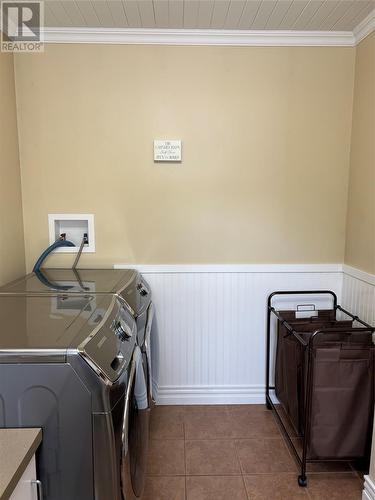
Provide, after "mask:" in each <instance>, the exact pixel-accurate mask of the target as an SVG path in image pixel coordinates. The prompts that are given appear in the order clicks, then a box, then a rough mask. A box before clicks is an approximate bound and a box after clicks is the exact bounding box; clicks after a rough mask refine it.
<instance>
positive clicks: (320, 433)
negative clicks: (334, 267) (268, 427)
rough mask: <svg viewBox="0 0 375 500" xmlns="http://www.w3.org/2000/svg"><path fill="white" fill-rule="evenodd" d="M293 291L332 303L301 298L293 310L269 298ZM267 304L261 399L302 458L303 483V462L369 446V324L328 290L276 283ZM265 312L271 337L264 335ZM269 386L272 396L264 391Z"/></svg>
mask: <svg viewBox="0 0 375 500" xmlns="http://www.w3.org/2000/svg"><path fill="white" fill-rule="evenodd" d="M288 296H289V297H288ZM292 296H293V301H297V300H298V299H297V297H301V298H302V297H303V300H306V297H311V298H312V297H313V298H314V299H313V300H317V301H321V300H322V299H326V300H329V301H330V302H332V305H331V306H330V308H329V309H326V308H324V309H317V307H316V304H300V305H298V306H295V308H294V309H292V310H290V309H288V310H282V309H280V308H278V309H277V308H276V307H275V306H274V302H275V301H276V299H277V298H279V300H280V301H285V300H289V302H290V300H291V299H292ZM267 305H268V309H267V313H268V315H267V359H266V405H267V408H268V409H272V410H273V411H274V413H275V415H276V417H277V420H278V421H279V423H280V425H281V429H282V431H283V433H284V435H285V438H286V440H287V442H288V444H289V446H290V448H291V450H292V452H293V453H294V455H295V457H296V460H297V462H298V463H299V465H300V466H301V473H300V475H299V476H298V484H299V485H300V486H306V485H307V476H306V466H307V464H308V463H314V462H321V461H353V460H358V459H363V458H366V457H367V456H368V454H369V452H370V446H371V432H372V422H373V412H374V356H375V350H374V349H375V346H374V344H373V340H372V334H373V333H374V332H375V328H373V327H371V326H370V325H368V324H367V323H365V322H364V321H362V320H361V319H359V318H358V316H355V315H353V314H351V313H350V312H349V311H347V310H345V309H344V308H342V307H341V306H340V305H338V303H337V296H336V294H335V293H334V292H332V291H331V290H319V291H316V290H309V291H277V292H274V293H272V294H271V295H270V296H269V297H268V304H267ZM272 317H275V318H276V323H277V329H276V332H275V333H276V335H275V337H276V338H271V326H272V325H271V323H272ZM272 346H273V347H275V348H272ZM272 366H275V369H274V379H275V385H274V386H273V385H272V386H271V383H270V380H271V373H270V371H271V368H272ZM273 391H274V394H275V396H276V398H277V399H276V398H275V397H271V396H272V395H273ZM282 413H284V417H283V416H282ZM285 414H286V416H287V419H288V420H289V425H288V424H287V422H286V421H285ZM293 428H294V429H293ZM292 433H293V434H294V435H293V436H292V435H291V434H292ZM298 445H300V446H298ZM298 447H300V448H301V450H300V452H299V451H298V449H297V448H298Z"/></svg>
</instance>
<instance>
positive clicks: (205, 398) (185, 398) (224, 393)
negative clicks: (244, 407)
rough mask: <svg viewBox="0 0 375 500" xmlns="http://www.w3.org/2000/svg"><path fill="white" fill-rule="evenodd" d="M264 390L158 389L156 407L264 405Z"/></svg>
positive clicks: (178, 387) (246, 386)
mask: <svg viewBox="0 0 375 500" xmlns="http://www.w3.org/2000/svg"><path fill="white" fill-rule="evenodd" d="M264 394H265V388H264V386H259V385H252V386H251V385H237V386H235V385H233V386H229V385H226V386H165V387H159V388H158V392H157V398H156V402H157V404H158V405H195V404H213V405H218V404H264V403H265V395H264Z"/></svg>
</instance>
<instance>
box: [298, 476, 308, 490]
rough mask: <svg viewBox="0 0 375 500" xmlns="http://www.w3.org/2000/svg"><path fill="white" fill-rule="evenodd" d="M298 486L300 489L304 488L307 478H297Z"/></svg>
mask: <svg viewBox="0 0 375 500" xmlns="http://www.w3.org/2000/svg"><path fill="white" fill-rule="evenodd" d="M298 486H301V487H302V488H306V486H307V477H302V476H298Z"/></svg>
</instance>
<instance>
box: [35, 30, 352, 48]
mask: <svg viewBox="0 0 375 500" xmlns="http://www.w3.org/2000/svg"><path fill="white" fill-rule="evenodd" d="M44 38H45V43H91V44H120V45H121V44H125V45H132V44H137V45H227V46H245V47H292V46H298V47H326V46H339V47H353V46H354V45H355V37H354V35H353V33H352V32H351V31H268V30H264V31H244V30H187V29H118V28H45V29H44Z"/></svg>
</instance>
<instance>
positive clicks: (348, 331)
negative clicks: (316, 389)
mask: <svg viewBox="0 0 375 500" xmlns="http://www.w3.org/2000/svg"><path fill="white" fill-rule="evenodd" d="M286 295H293V296H299V295H301V296H303V295H310V296H311V295H314V296H322V295H328V296H331V298H332V308H333V309H332V310H333V311H334V312H335V314H336V313H337V311H341V312H342V313H344V314H345V315H347V316H348V317H349V318H351V319H352V321H353V322H354V321H356V322H358V323H359V324H361V325H362V327H358V328H354V327H351V328H343V327H341V328H318V329H317V330H315V331H313V333H312V334H311V335H310V336H309V339H308V341H306V340H305V339H304V338H303V337H302V336H301V335H299V333H298V332H297V331H296V329H295V328H293V326H291V325H290V324H289V323H288V321H286V320H285V319H284V318H283V317H282V315H281V314H280V313H279V312H278V311H277V310H276V309H275V307H274V306H273V299H274V298H275V297H277V296H286ZM297 310H298V307H297ZM272 314H273V315H275V317H276V318H277V319H278V320H279V322H280V324H281V325H282V326H283V327H285V328H286V330H287V332H288V333H287V336H290V335H293V336H294V338H295V339H296V341H297V342H298V343H299V345H300V347H301V348H302V350H303V351H304V352H305V353H306V358H305V359H306V360H307V370H306V373H307V375H306V388H305V398H304V401H303V402H302V404H303V409H304V419H303V433H302V436H298V437H302V456H300V454H299V453H298V451H297V448H296V445H295V444H294V442H293V439H292V437H291V436H290V434H289V431H288V429H287V427H286V425H285V424H284V422H283V419H282V417H281V415H280V413H279V411H278V409H277V408H276V405H275V403H274V402H273V401H272V399H271V391H273V390H275V386H271V385H270V368H271V356H272V352H271V315H272ZM374 332H375V328H374V327H372V326H370V325H369V324H367V323H365V322H364V321H362V320H361V319H360V318H358V316H356V315H353V314H351V313H350V312H349V311H347V310H345V309H344V308H342V307H341V306H340V305H338V303H337V296H336V294H335V293H334V292H333V291H331V290H307V291H306V290H298V291H290V290H288V291H286V290H283V291H275V292H273V293H271V294H270V295H269V297H268V303H267V346H266V351H267V354H266V406H267V408H268V409H269V410H272V411H273V412H274V414H275V416H276V418H277V420H278V422H279V424H280V426H281V430H282V432H283V434H284V436H285V438H286V441H287V443H288V444H289V447H290V449H291V451H292V452H293V454H294V456H295V458H296V460H297V462H298V464H299V465H300V467H301V473H300V475H299V476H298V484H299V486H307V475H306V466H307V464H308V463H316V462H337V461H352V460H354V459H356V458H357V459H362V458H363V456H360V457H353V456H351V457H340V458H339V459H338V458H332V457H329V458H318V459H316V458H313V459H312V458H308V446H309V437H310V431H311V410H312V396H313V377H314V363H313V351H314V347H315V346H316V344H317V341H319V339H320V338H322V336H324V335H327V336H329V335H331V334H333V335H338V334H339V335H344V336H347V337H350V336H351V335H352V334H353V333H354V334H361V333H366V334H367V335H369V334H372V333H374ZM326 338H328V337H326ZM372 393H373V391H372Z"/></svg>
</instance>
